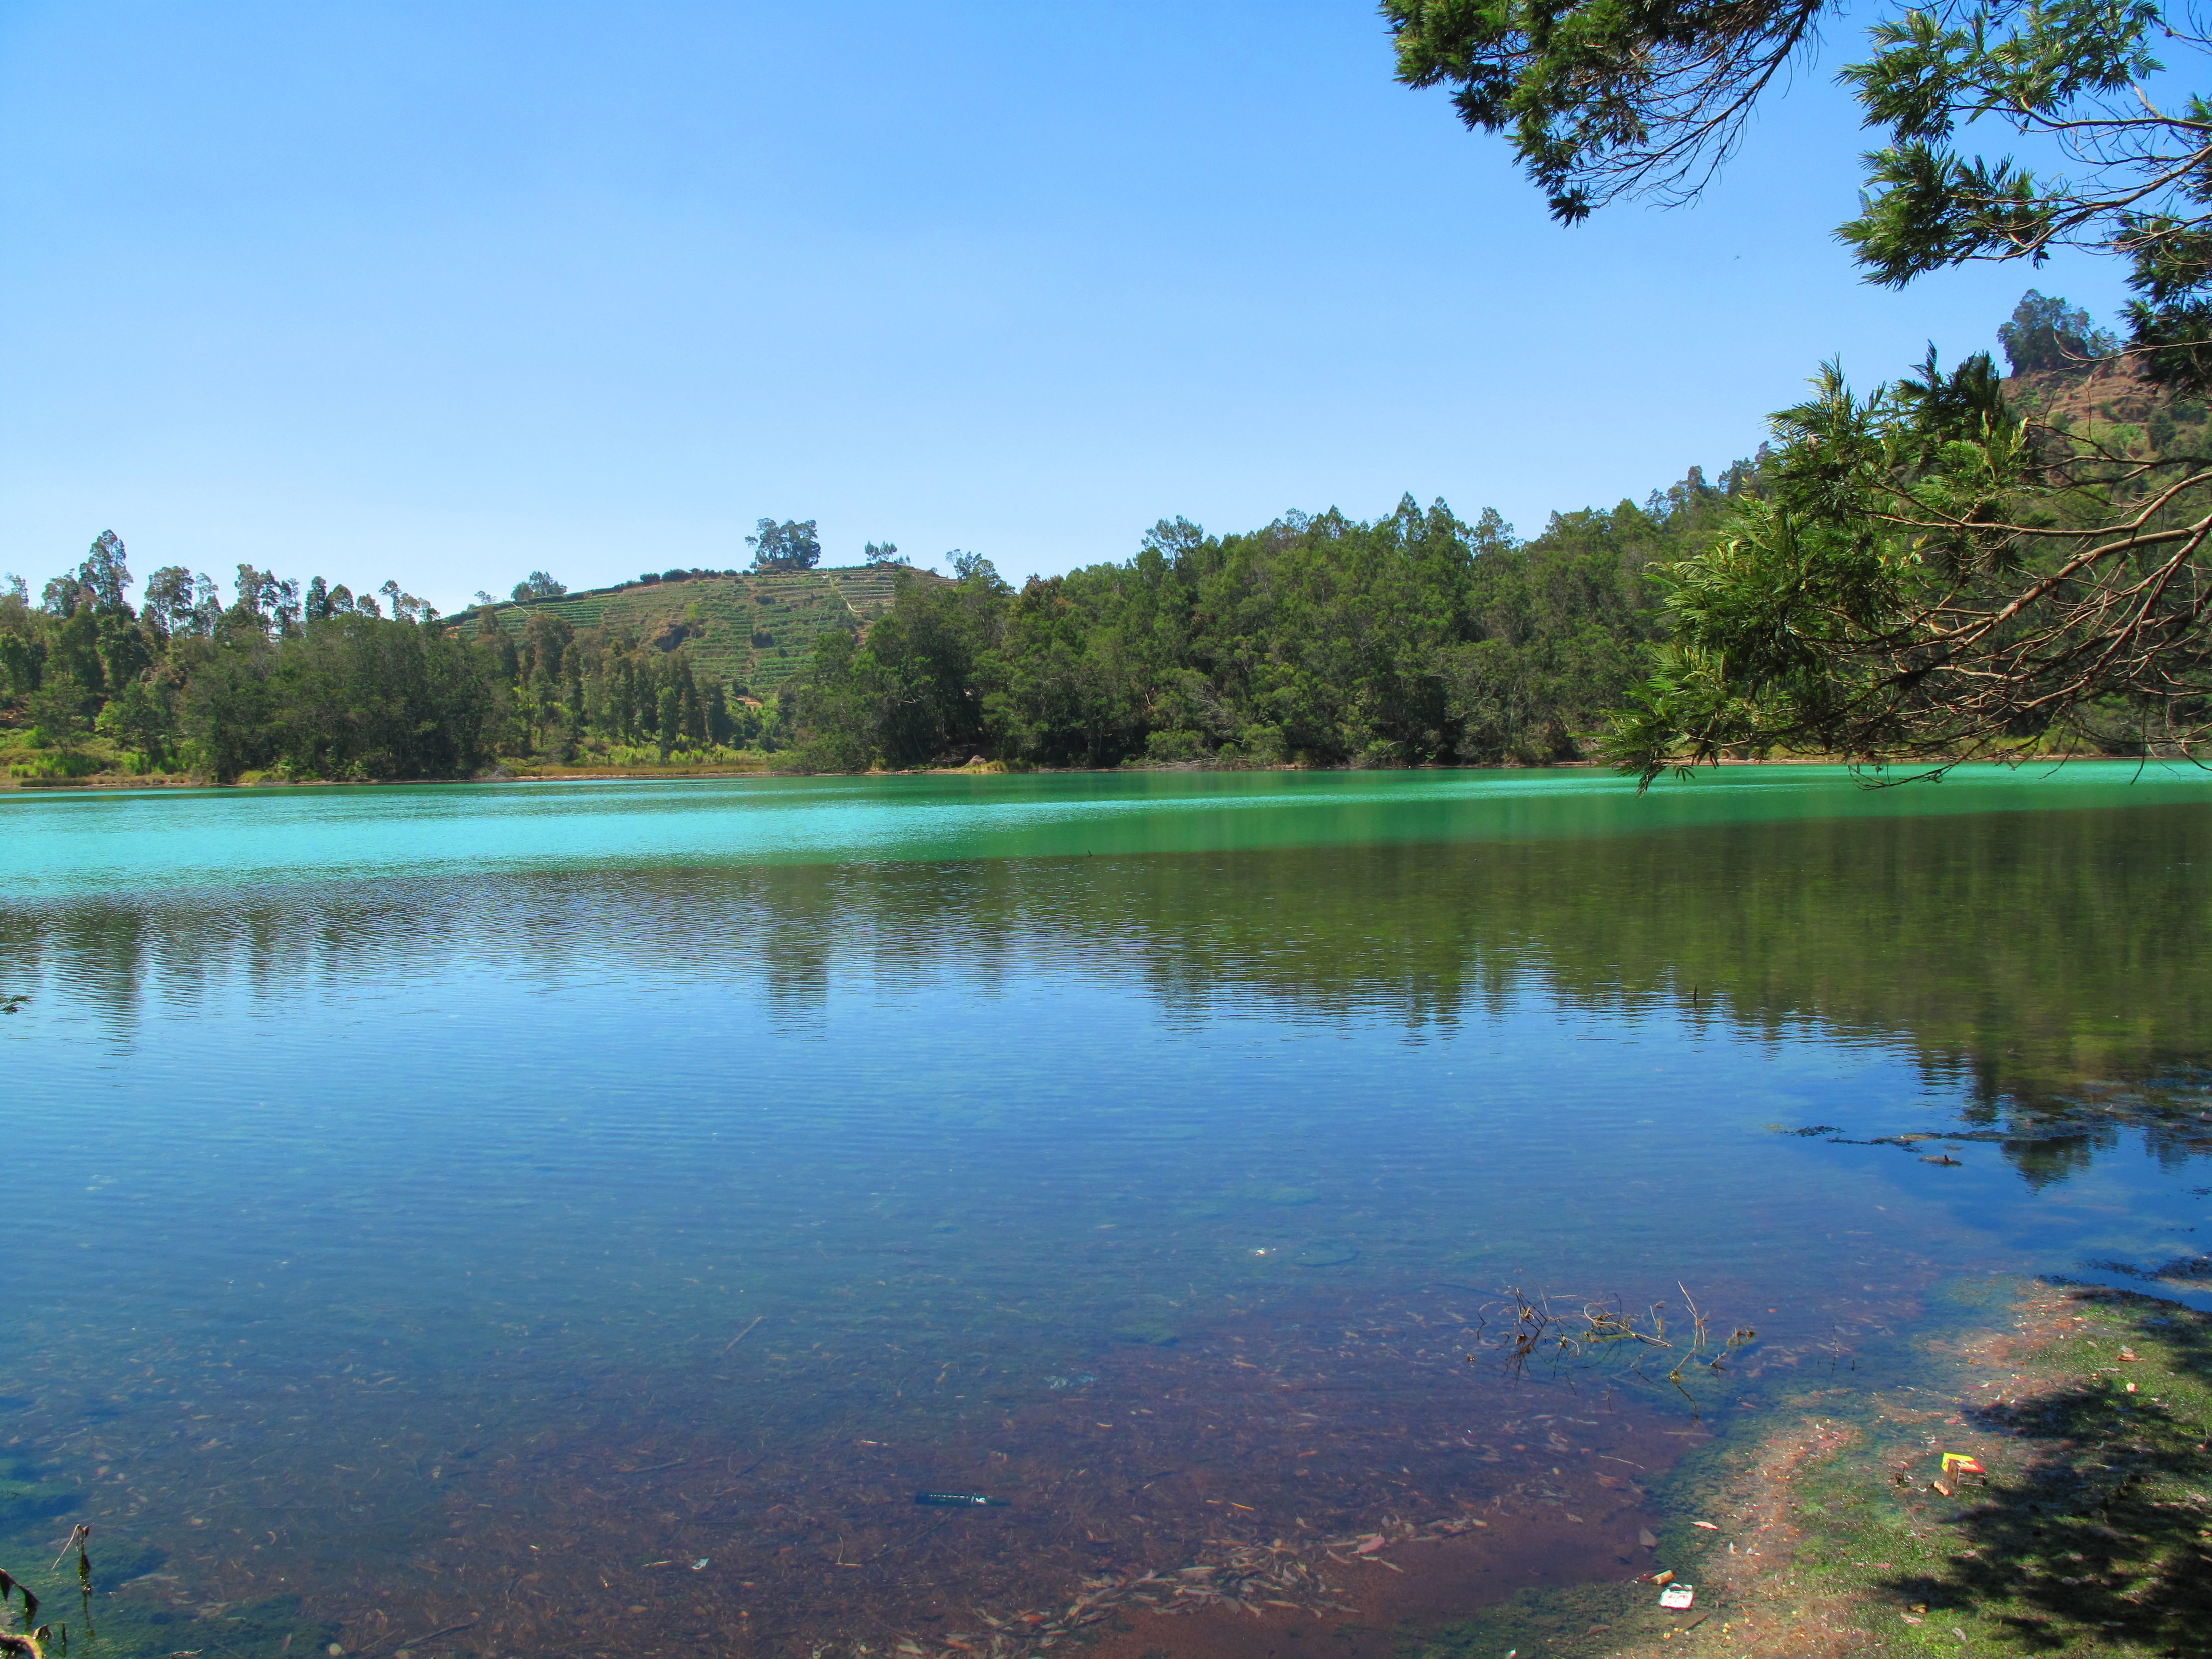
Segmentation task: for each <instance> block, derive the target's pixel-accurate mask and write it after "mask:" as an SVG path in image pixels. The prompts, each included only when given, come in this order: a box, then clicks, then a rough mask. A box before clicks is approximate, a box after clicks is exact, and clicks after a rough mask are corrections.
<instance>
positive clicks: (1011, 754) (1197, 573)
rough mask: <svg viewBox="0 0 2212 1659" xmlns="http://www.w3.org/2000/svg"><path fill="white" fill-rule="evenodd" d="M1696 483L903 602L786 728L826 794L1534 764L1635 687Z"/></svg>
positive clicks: (1180, 526)
mask: <svg viewBox="0 0 2212 1659" xmlns="http://www.w3.org/2000/svg"><path fill="white" fill-rule="evenodd" d="M1756 487H1757V467H1756V465H1755V464H1753V463H1739V464H1737V465H1735V466H1733V467H1731V468H1729V470H1728V471H1726V473H1724V474H1723V477H1722V479H1721V481H1720V482H1719V483H1708V482H1706V480H1705V478H1704V477H1703V476H1702V475H1701V474H1700V473H1699V471H1696V470H1694V469H1693V470H1692V472H1691V473H1690V476H1689V477H1687V478H1686V479H1685V480H1684V481H1683V482H1682V483H1679V484H1677V485H1675V486H1674V488H1673V489H1668V490H1667V491H1664V492H1663V493H1656V494H1655V495H1653V496H1652V497H1651V498H1650V501H1647V502H1646V503H1645V504H1644V506H1642V507H1638V506H1636V505H1634V504H1633V503H1631V502H1627V501H1624V502H1622V503H1621V504H1620V506H1619V507H1615V508H1613V510H1612V511H1610V512H1601V511H1585V512H1581V513H1565V514H1560V515H1558V516H1555V517H1554V518H1553V520H1552V521H1551V523H1550V524H1549V525H1548V526H1547V527H1546V529H1545V531H1544V532H1543V533H1542V534H1541V535H1540V536H1537V537H1535V538H1533V539H1530V540H1528V541H1522V540H1518V539H1516V538H1515V536H1514V535H1513V533H1512V532H1511V530H1510V528H1509V527H1508V526H1506V525H1505V524H1504V522H1503V521H1502V520H1499V519H1498V515H1497V514H1496V513H1484V514H1483V515H1482V517H1481V518H1480V520H1477V521H1476V522H1475V523H1474V524H1471V525H1470V524H1468V523H1466V522H1465V521H1463V520H1460V519H1458V518H1455V516H1454V515H1453V514H1452V513H1451V512H1450V511H1449V508H1447V507H1445V506H1444V505H1443V502H1441V501H1439V502H1437V504H1436V505H1434V506H1432V507H1430V508H1428V509H1427V510H1426V511H1425V512H1424V511H1423V510H1422V509H1421V508H1419V507H1417V506H1416V505H1415V504H1414V502H1413V500H1412V498H1410V497H1408V498H1407V499H1406V500H1405V501H1401V503H1400V504H1399V507H1398V509H1397V511H1396V512H1395V513H1392V514H1390V515H1389V517H1387V518H1384V519H1381V520H1376V521H1375V522H1373V523H1371V524H1363V523H1360V522H1358V521H1357V520H1351V519H1347V518H1346V517H1345V516H1344V515H1343V514H1342V513H1336V512H1333V511H1332V512H1329V513H1322V514H1321V515H1319V516H1318V517H1308V516H1306V515H1304V514H1303V513H1292V514H1291V515H1289V516H1287V517H1285V518H1283V519H1279V520H1276V522H1274V523H1273V524H1271V525H1269V526H1267V528H1265V529H1264V530H1260V531H1256V532H1252V533H1250V534H1247V535H1232V536H1226V537H1215V536H1209V535H1206V534H1205V533H1204V532H1202V531H1200V529H1199V528H1198V527H1197V526H1194V525H1191V524H1188V523H1186V522H1184V521H1183V520H1174V521H1172V522H1167V523H1163V524H1161V525H1160V526H1158V527H1157V528H1156V529H1154V530H1153V532H1152V533H1151V534H1150V535H1149V536H1147V537H1146V538H1145V543H1144V546H1143V548H1142V550H1140V551H1139V553H1138V554H1137V555H1136V556H1135V557H1134V558H1132V559H1130V560H1127V561H1126V562H1121V563H1116V564H1099V565H1091V566H1088V567H1085V568H1082V569H1079V570H1074V571H1071V572H1069V573H1068V574H1066V575H1064V576H1054V577H1051V578H1049V579H1032V580H1030V581H1029V582H1028V583H1026V584H1025V585H1024V586H1022V587H1020V588H1018V589H1017V588H1015V587H1013V586H1011V585H1010V584H1008V583H1006V581H1004V580H1000V577H999V575H998V574H997V572H996V571H995V570H994V569H993V568H991V566H990V565H989V563H988V562H987V561H984V560H981V559H979V558H965V559H963V560H961V561H959V562H957V580H955V581H953V582H951V583H943V582H934V583H932V582H922V581H920V580H908V581H906V582H904V583H903V584H902V586H901V588H900V590H899V592H898V595H897V598H896V600H895V602H894V603H893V605H892V606H891V609H890V611H889V613H888V614H886V615H885V616H884V617H880V618H878V620H877V621H876V622H875V623H872V625H871V626H870V627H869V629H867V631H866V635H865V636H864V637H858V638H856V637H854V636H852V635H827V636H824V637H823V639H822V640H821V641H819V642H818V644H817V647H816V652H815V655H814V659H813V661H812V663H811V667H810V670H809V671H808V673H807V674H806V676H805V679H804V680H803V682H802V683H801V684H800V687H799V690H798V693H797V698H796V708H795V709H794V710H793V715H794V718H795V720H796V723H797V726H798V727H799V737H800V740H801V744H802V749H801V753H802V754H803V756H804V757H805V759H806V761H807V762H808V763H811V764H812V765H814V766H816V767H817V768H819V769H823V770H836V771H854V770H860V769H866V768H867V767H870V766H878V765H879V766H884V767H893V768H898V767H912V766H921V765H927V764H932V763H948V762H950V763H955V764H957V763H962V762H965V761H968V760H970V759H972V758H974V757H978V756H981V757H984V758H986V759H988V760H996V761H1003V762H1006V763H1012V764H1017V765H1037V766H1085V767H1101V766H1115V765H1121V764H1124V763H1132V762H1149V763H1207V764H1213V765H1224V764H1228V765H1255V766H1267V765H1279V764H1284V763H1298V764H1306V765H1315V766H1407V765H1419V764H1424V763H1448V764H1449V763H1517V764H1524V765H1533V764H1542V763H1547V762H1553V761H1559V760H1566V759H1571V758H1575V757H1579V756H1580V755H1581V754H1582V753H1583V746H1584V738H1585V736H1586V734H1588V733H1589V732H1591V731H1592V730H1593V729H1595V727H1596V726H1599V725H1600V724H1601V721H1602V718H1603V716H1604V714H1606V713H1607V711H1608V710H1610V709H1613V708H1618V707H1620V704H1621V703H1622V702H1624V701H1626V698H1627V696H1628V695H1629V692H1630V690H1631V689H1632V687H1633V686H1634V685H1635V684H1637V683H1638V681H1640V680H1641V679H1642V678H1644V676H1645V674H1646V673H1648V672H1649V670H1650V663H1649V653H1650V647H1651V646H1652V644H1653V643H1654V641H1656V638H1657V637H1658V635H1657V629H1658V626H1659V624H1658V623H1657V621H1656V609H1655V608H1656V593H1655V592H1654V591H1653V586H1652V584H1651V582H1650V580H1649V579H1648V578H1647V576H1646V574H1645V573H1646V571H1647V568H1649V567H1650V565H1651V564H1652V563H1653V562H1655V561H1658V560H1662V559H1667V558H1672V557H1678V556H1681V555H1682V554H1684V553H1686V552H1687V551H1688V550H1690V549H1691V547H1692V545H1693V544H1694V543H1695V541H1696V538H1698V537H1699V534H1700V532H1709V531H1710V530H1711V528H1712V526H1713V525H1714V524H1715V523H1716V522H1717V519H1718V517H1719V513H1720V511H1721V508H1722V507H1723V503H1724V502H1725V501H1727V500H1728V499H1729V496H1730V495H1733V494H1737V493H1741V492H1744V491H1747V490H1753V489H1756Z"/></svg>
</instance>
